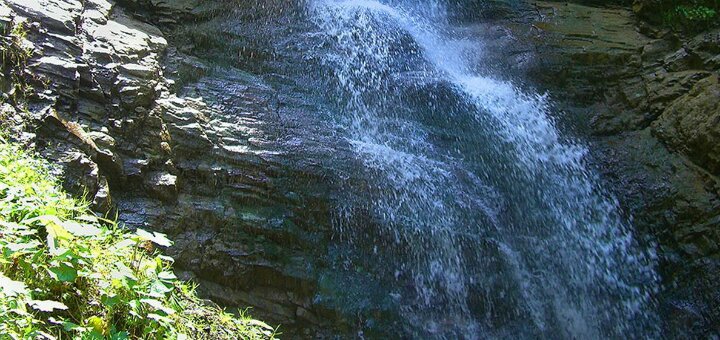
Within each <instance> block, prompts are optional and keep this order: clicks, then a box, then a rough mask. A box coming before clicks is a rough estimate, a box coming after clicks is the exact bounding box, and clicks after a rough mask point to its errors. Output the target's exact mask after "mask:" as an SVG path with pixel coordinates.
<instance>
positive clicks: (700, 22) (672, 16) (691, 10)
mask: <svg viewBox="0 0 720 340" xmlns="http://www.w3.org/2000/svg"><path fill="white" fill-rule="evenodd" d="M663 18H664V21H665V24H667V25H669V26H671V27H672V28H674V29H677V30H688V31H700V30H703V29H707V28H709V27H711V26H712V25H713V24H715V23H716V22H715V21H716V19H717V18H718V15H717V11H716V10H715V9H713V8H710V7H706V6H701V5H678V6H675V7H674V8H673V9H671V10H669V11H666V12H665V14H664V17H663Z"/></svg>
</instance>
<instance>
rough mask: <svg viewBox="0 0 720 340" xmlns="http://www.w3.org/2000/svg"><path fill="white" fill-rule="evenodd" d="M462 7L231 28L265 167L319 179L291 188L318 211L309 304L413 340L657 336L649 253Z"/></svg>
mask: <svg viewBox="0 0 720 340" xmlns="http://www.w3.org/2000/svg"><path fill="white" fill-rule="evenodd" d="M260 2H262V1H260ZM462 3H463V2H462V1H460V2H456V3H455V2H454V3H445V2H443V0H428V1H420V0H304V1H299V2H298V3H296V4H294V5H293V6H295V7H293V8H295V9H294V10H293V11H291V12H292V13H291V14H289V15H288V16H287V17H288V18H287V19H286V18H285V17H282V16H279V17H276V16H274V15H265V16H262V13H261V14H260V17H261V18H262V19H260V20H257V22H258V24H257V26H244V27H243V28H233V29H236V30H238V31H242V32H254V33H249V34H255V35H256V37H257V40H258V41H270V44H272V47H271V48H269V50H273V51H274V52H273V53H275V56H274V57H273V58H269V59H268V61H267V63H266V65H263V66H262V67H264V68H259V69H258V70H259V71H258V73H263V72H265V75H266V77H265V79H267V80H268V81H269V82H270V83H272V85H273V86H274V87H276V88H277V89H278V93H281V94H282V95H283V96H285V97H284V99H282V100H281V101H283V102H284V103H289V104H284V107H283V108H282V109H279V112H280V111H282V112H285V113H284V115H285V116H284V117H287V118H285V120H287V121H288V122H289V123H288V125H289V126H290V128H288V129H287V131H289V132H287V133H288V136H285V137H283V138H281V139H280V140H279V142H278V144H279V145H280V146H279V148H280V149H281V152H278V154H281V155H283V156H282V157H280V158H279V159H278V162H279V163H280V162H284V163H282V164H285V166H286V167H295V168H298V169H299V170H298V171H297V173H300V174H308V173H313V174H314V176H313V178H320V179H322V180H319V181H317V182H313V181H310V180H307V178H305V177H302V176H295V177H294V178H293V179H291V182H292V181H293V180H294V182H296V183H295V184H293V185H295V186H296V187H294V188H293V189H292V191H294V192H299V193H300V194H301V195H306V196H307V195H310V194H308V192H312V195H315V196H316V197H320V198H322V199H325V200H327V201H329V204H328V205H329V206H330V207H329V208H328V210H329V211H330V212H331V214H332V215H333V218H332V221H331V223H332V226H331V229H332V235H333V239H332V242H330V244H328V245H327V249H324V248H325V244H323V246H322V248H323V249H319V250H318V253H319V254H321V256H322V257H323V258H322V260H321V262H322V263H324V264H323V265H322V266H325V265H326V266H327V267H328V268H325V269H322V270H319V271H318V272H320V274H318V278H317V285H318V288H317V292H316V295H315V301H313V303H314V304H317V305H322V306H325V307H326V308H327V309H330V310H340V311H341V312H344V313H345V314H346V315H349V316H350V317H348V318H349V319H350V318H354V317H355V316H356V315H357V316H362V317H361V318H365V319H363V320H362V321H363V322H364V324H362V325H360V326H359V327H358V328H359V329H368V328H373V329H376V330H377V329H379V330H380V331H379V333H373V334H385V335H395V336H397V335H400V336H404V337H412V338H422V339H425V338H440V339H443V338H444V339H454V338H467V339H474V338H508V337H513V338H517V337H519V338H537V337H542V338H553V339H554V338H567V339H578V338H608V337H609V338H626V337H629V338H645V337H650V338H653V337H657V335H658V332H659V331H658V323H659V322H658V318H657V315H656V313H655V311H654V310H655V303H654V301H653V298H652V296H653V295H654V293H655V292H656V291H657V289H658V277H657V275H656V273H655V262H656V259H655V255H654V253H653V252H652V251H651V250H648V249H652V247H648V246H647V245H643V242H639V241H638V240H637V239H636V238H635V237H634V236H633V234H632V225H631V224H630V223H629V222H628V221H627V220H626V219H625V218H623V217H622V215H621V214H620V212H619V211H618V207H617V203H616V202H615V200H614V199H613V198H612V196H611V195H609V194H608V193H607V191H606V190H604V189H603V187H602V181H601V180H599V179H598V178H597V176H596V174H595V172H594V171H593V170H592V169H591V168H590V167H588V166H587V164H586V163H587V162H588V160H587V158H588V157H589V155H588V154H589V152H588V147H587V145H586V144H584V143H583V142H582V141H581V140H576V139H573V138H570V137H568V135H567V134H566V133H564V132H563V131H560V130H559V129H558V124H556V122H555V121H554V119H553V118H552V117H559V116H561V113H560V112H556V111H555V110H554V109H553V105H552V100H551V99H550V98H549V97H548V96H546V95H544V94H539V93H535V92H533V91H532V90H531V89H527V88H521V87H519V86H517V85H516V84H518V82H517V81H516V80H508V79H509V78H511V77H509V76H508V75H507V74H505V73H506V72H505V71H504V70H502V69H498V68H497V67H493V66H492V65H495V64H494V63H492V62H490V61H489V60H490V59H492V58H493V57H496V56H497V55H502V51H494V50H493V48H494V46H497V45H496V44H493V43H492V42H489V41H486V40H484V39H483V38H482V37H483V34H482V32H478V30H483V29H489V28H490V26H483V25H478V26H473V27H470V28H469V27H468V26H462V25H461V24H460V23H457V22H455V21H454V20H453V18H456V17H458V16H462V13H460V15H458V13H453V11H458V10H462V8H463V6H462ZM258 4H259V3H258ZM263 6H264V5H263ZM273 6H274V7H273ZM287 6H289V5H287V4H286V2H284V1H279V2H270V3H269V5H268V7H267V8H276V9H277V10H278V11H281V12H282V13H286V11H285V8H286V7H287ZM255 7H257V6H255ZM263 8H264V7H263ZM259 11H260V12H262V11H263V9H259ZM267 34H269V35H270V37H268V36H267ZM498 52H500V53H498ZM252 66H257V65H248V67H252ZM267 70H269V71H267ZM283 110H284V111H283ZM282 112H281V113H282ZM278 117H280V115H279V116H278ZM278 119H279V118H278ZM324 206H325V205H324V204H323V208H322V209H320V210H323V209H325V208H324ZM323 211H324V210H323ZM318 247H319V243H318ZM313 275H314V274H313ZM375 311H381V312H382V313H385V312H387V313H385V314H382V313H380V314H382V315H375V314H374V313H375ZM369 315H370V316H369ZM388 315H389V316H388ZM368 318H373V319H375V320H380V321H378V323H379V324H375V325H371V323H372V322H371V320H369V319H368Z"/></svg>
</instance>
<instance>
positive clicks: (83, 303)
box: [0, 138, 275, 339]
mask: <svg viewBox="0 0 720 340" xmlns="http://www.w3.org/2000/svg"><path fill="white" fill-rule="evenodd" d="M48 169H49V165H48V163H47V162H45V161H43V160H41V159H40V158H38V157H36V156H34V155H32V154H30V153H29V152H28V151H26V150H24V149H23V148H22V147H20V146H18V145H16V144H13V143H9V142H7V141H5V140H4V139H2V138H0V338H2V339H7V338H9V339H268V338H274V335H275V334H274V331H273V329H272V328H270V327H269V326H267V325H265V324H264V323H262V322H260V321H256V320H252V319H250V318H249V317H247V316H245V315H239V316H237V315H233V314H229V313H227V312H225V311H223V310H221V309H220V308H218V307H217V306H215V305H214V304H212V303H208V302H205V301H203V300H200V299H199V298H198V297H197V295H196V294H195V292H194V286H193V285H192V284H190V283H187V282H183V281H180V280H178V279H177V278H176V277H175V275H174V274H173V271H172V267H171V266H172V262H173V261H172V259H171V258H168V257H166V256H163V255H162V254H161V253H160V252H159V251H158V250H157V248H156V247H157V246H169V245H170V244H171V242H170V240H168V239H167V238H166V237H165V235H163V234H159V233H152V232H147V231H143V230H137V231H136V232H132V233H131V232H129V231H126V230H123V229H121V228H119V227H118V225H117V224H116V223H115V222H114V221H111V220H107V219H103V218H100V217H98V216H96V215H94V214H93V213H92V212H91V211H90V210H89V209H88V207H87V205H86V204H84V203H83V202H80V201H78V200H76V199H73V198H71V197H69V196H68V195H67V194H65V193H64V192H63V191H62V190H61V189H60V187H59V185H58V181H57V180H56V179H55V178H53V177H52V176H51V175H50V172H49V170H48Z"/></svg>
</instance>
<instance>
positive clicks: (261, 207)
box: [0, 0, 720, 337]
mask: <svg viewBox="0 0 720 340" xmlns="http://www.w3.org/2000/svg"><path fill="white" fill-rule="evenodd" d="M254 5H256V4H255V2H253V1H250V2H233V1H226V2H216V3H215V2H212V3H211V2H200V1H195V0H186V1H154V0H148V1H141V0H125V1H119V2H118V3H115V2H111V1H107V0H87V1H84V2H77V1H70V0H39V1H31V2H27V1H22V0H0V21H2V22H3V23H7V22H10V21H13V20H14V21H16V22H20V21H25V22H26V23H25V27H26V28H27V30H28V35H27V41H26V43H27V45H28V46H29V48H30V49H31V51H32V56H31V59H30V64H29V69H30V71H31V72H32V73H33V74H34V75H35V77H34V78H33V79H31V81H32V82H33V85H34V87H35V89H36V91H35V94H34V95H33V96H32V98H30V99H31V100H30V106H29V107H28V110H27V112H23V111H22V110H18V109H17V108H14V107H12V106H9V105H5V104H4V105H3V106H2V110H0V115H2V116H3V117H11V119H12V120H13V122H16V123H17V125H18V126H23V129H22V130H23V131H24V132H22V133H21V132H20V131H18V139H21V140H24V141H26V142H27V143H28V144H35V146H37V147H38V149H39V150H41V151H42V152H43V154H45V155H46V156H47V157H49V158H51V159H53V160H55V161H57V163H58V164H59V165H60V169H59V170H61V171H62V172H63V176H64V178H65V179H66V181H65V185H66V186H67V187H68V189H69V190H71V191H72V192H74V193H76V194H77V195H85V196H86V198H87V199H88V201H89V202H92V204H93V206H94V207H95V208H96V209H97V210H98V211H102V212H109V213H114V212H118V213H119V216H120V219H121V220H122V221H123V222H124V223H125V224H126V225H127V226H128V227H130V228H134V227H143V228H152V229H154V230H156V231H161V232H165V233H167V234H169V236H170V238H171V239H173V240H175V245H174V246H173V247H172V248H170V249H168V250H167V251H168V253H169V255H171V256H173V257H174V258H175V259H176V261H177V262H178V265H179V266H180V267H182V268H183V269H184V270H186V271H185V272H183V273H182V274H183V275H182V276H185V277H187V278H194V279H196V280H197V281H199V282H201V286H200V289H201V291H202V292H204V294H205V295H206V296H209V297H212V298H213V299H215V300H216V301H219V302H221V303H223V304H225V305H228V306H236V307H244V306H253V307H254V309H253V315H255V316H258V317H261V318H265V319H266V320H268V321H270V322H275V323H280V324H282V325H283V329H284V330H285V331H286V332H287V333H286V334H288V335H295V334H297V335H298V337H302V336H305V337H309V336H330V335H332V334H336V333H338V332H340V333H342V332H348V331H350V330H352V329H355V328H356V327H359V326H358V324H361V323H362V322H364V321H363V320H362V319H363V318H364V317H360V316H356V317H355V316H347V315H341V314H340V313H338V311H337V310H339V309H340V305H350V304H352V303H357V304H358V305H362V303H363V301H364V300H363V299H364V296H363V294H365V293H367V292H366V291H363V290H367V291H370V290H372V289H373V288H372V285H371V284H367V285H364V284H363V281H362V279H358V280H357V282H360V283H356V284H357V285H359V286H352V285H351V284H345V281H343V279H338V278H337V275H336V274H335V273H331V272H328V268H331V266H330V265H329V264H328V263H329V262H332V261H337V262H342V259H341V258H337V257H336V256H335V255H333V241H332V238H333V232H332V231H331V230H330V225H331V219H332V218H334V216H333V215H332V212H331V208H330V206H331V203H332V202H331V201H332V200H333V199H334V198H335V197H334V196H333V195H336V194H337V192H338V190H339V189H338V188H342V187H343V186H345V185H346V184H345V183H348V182H349V183H353V185H355V186H357V187H362V186H363V185H364V184H363V183H362V181H360V180H359V179H358V176H357V175H353V169H354V168H355V167H354V165H353V164H352V162H350V161H348V162H338V161H337V159H348V160H350V159H351V158H352V157H349V156H348V157H344V153H347V152H348V148H349V147H348V146H347V145H345V144H346V142H345V141H344V140H340V139H338V137H336V136H333V135H332V134H329V133H327V131H332V130H333V129H332V128H327V127H325V126H324V125H323V124H327V122H324V121H322V120H321V119H319V118H311V117H312V115H307V114H303V112H304V111H305V110H311V109H314V108H312V107H311V106H312V105H311V104H309V103H308V102H307V101H306V99H304V96H303V91H307V90H303V89H298V87H299V85H297V84H295V83H294V82H293V81H292V80H291V79H288V78H287V77H285V76H282V75H280V74H281V73H282V72H280V71H282V70H283V65H276V64H275V63H274V61H273V60H274V57H275V56H276V54H277V53H283V52H282V51H280V49H275V48H273V46H272V44H270V43H268V42H267V41H258V40H257V39H253V37H252V34H257V33H252V34H251V33H248V32H260V29H261V28H259V27H258V26H254V25H253V22H252V20H245V19H247V18H248V17H251V15H249V14H248V13H249V11H251V9H250V8H252V6H254ZM591 5H594V6H597V4H591ZM287 6H290V5H288V4H287V2H279V1H269V2H265V7H263V11H265V12H266V13H265V16H273V15H276V14H278V13H280V11H281V10H283V9H286V8H287ZM473 6H475V7H472V6H470V7H468V8H472V10H473V11H477V13H479V14H478V15H468V16H467V17H462V18H456V19H457V20H462V21H467V22H472V21H474V20H479V19H483V20H485V19H488V18H494V19H495V21H496V23H497V24H498V25H499V26H497V25H493V26H491V27H487V26H482V27H479V29H478V27H474V28H473V27H471V26H469V27H468V29H478V31H482V32H483V33H482V34H483V36H484V37H485V38H489V39H486V40H487V41H489V44H490V45H489V46H495V47H497V49H498V50H502V51H503V52H502V53H500V54H499V56H496V57H495V59H496V60H492V62H496V63H497V64H499V65H502V66H504V67H506V68H507V69H508V70H511V71H512V72H513V73H514V74H527V75H530V76H531V78H530V79H531V81H529V83H530V84H529V85H530V86H536V87H539V88H541V89H544V90H547V91H548V93H549V94H550V95H551V96H552V97H553V98H555V99H556V101H557V102H558V103H559V105H558V106H559V107H560V108H561V109H563V110H564V112H565V114H564V115H562V117H559V118H558V119H559V120H560V121H561V123H567V124H569V125H576V126H575V128H576V129H577V130H578V131H579V132H578V133H580V134H589V135H591V136H592V137H591V139H592V143H593V149H594V150H595V152H594V155H593V156H594V158H595V159H594V161H595V162H596V164H597V166H598V168H600V169H601V171H602V173H603V176H604V178H605V179H606V180H607V181H608V182H609V185H608V187H611V188H616V189H615V193H616V195H617V196H618V197H619V199H620V200H621V203H622V205H623V207H624V208H625V209H626V210H627V212H628V215H632V216H633V217H634V221H635V225H636V226H637V228H638V233H639V234H648V235H652V236H653V238H654V239H655V240H656V241H657V242H658V244H659V255H660V257H661V261H662V264H661V265H662V267H661V271H662V275H663V281H664V283H665V291H664V292H662V294H661V295H660V304H661V308H662V311H663V319H664V321H665V329H666V334H667V335H668V337H683V336H693V335H694V336H703V335H707V334H714V333H712V332H717V329H718V328H720V311H719V310H718V307H717V306H720V296H719V295H718V292H720V286H719V284H718V282H720V271H719V269H718V268H720V266H719V265H718V256H719V254H720V232H718V230H720V229H718V227H720V207H719V206H718V205H719V204H720V201H719V200H718V195H720V186H719V185H718V179H717V176H718V172H719V171H720V154H719V152H720V149H719V148H718V146H717V145H718V139H720V130H718V126H720V125H719V124H718V119H720V118H719V117H720V112H718V110H719V106H718V105H719V104H718V102H719V100H718V98H720V90H719V89H718V68H719V67H720V47H718V46H720V31H718V30H717V29H716V30H714V31H708V32H704V33H702V34H698V35H697V36H694V37H682V36H678V35H675V34H673V33H672V32H668V31H666V30H662V29H656V28H652V27H650V26H647V25H645V24H643V23H640V22H638V20H637V18H636V17H635V15H634V13H633V12H632V11H631V10H630V9H629V8H623V7H611V8H607V7H591V6H588V5H579V4H573V3H555V2H537V3H526V2H522V3H513V4H509V3H507V2H503V1H497V2H495V1H494V2H488V3H485V2H483V3H482V4H480V3H477V4H474V5H473ZM258 8H259V7H258ZM473 13H474V12H473ZM223 15H224V16H223ZM229 16H232V17H233V20H230V19H229ZM277 17H278V18H284V17H283V16H282V15H277ZM498 18H499V19H498ZM243 20H245V21H243ZM278 20H280V19H278ZM278 26H282V25H278ZM284 29H286V30H287V32H274V34H275V36H283V35H284V34H292V33H291V32H292V27H285V28H284ZM253 30H257V31H253ZM263 33H265V32H263ZM518 42H522V43H518ZM275 43H277V44H283V41H276V42H275ZM284 47H285V49H286V50H290V51H292V49H293V48H294V47H293V46H284ZM296 69H297V70H299V71H297V73H298V74H301V73H302V65H296ZM253 72H255V73H263V74H264V75H265V76H263V77H261V76H258V75H256V74H253ZM305 76H307V75H305ZM287 89H292V91H285V90H287ZM26 125H27V126H28V127H32V128H24V127H25V126H26ZM27 131H34V133H28V132H27ZM324 131H325V132H324ZM327 145H338V146H337V149H335V150H325V149H323V148H326V146H327ZM299 150H303V151H302V152H300V151H299ZM301 155H305V156H301ZM327 155H333V157H334V158H335V160H334V161H333V162H332V164H331V163H330V160H329V159H327ZM325 162H327V163H325ZM338 163H341V164H339V165H338ZM328 168H334V171H333V172H329V171H326V170H325V169H328ZM333 174H335V175H333ZM337 174H341V177H342V178H337V177H336V176H337ZM360 205H361V204H360ZM358 223H362V221H360V222H358ZM357 275H358V276H362V274H357ZM324 291H353V292H354V293H353V294H357V296H355V295H353V296H350V295H349V294H350V293H348V301H344V300H343V301H330V300H328V299H327V298H326V296H331V295H332V294H325V295H323V294H322V293H323V292H324ZM368 294H369V293H368ZM350 300H353V302H350ZM389 304H392V303H389ZM343 307H346V306H343ZM373 308H374V309H373ZM373 308H369V307H368V306H361V307H358V309H359V310H360V309H363V310H368V309H371V310H372V313H373V317H376V318H377V319H382V318H388V319H392V317H386V316H384V315H383V313H384V312H386V311H387V310H391V309H392V307H386V306H384V307H373ZM673 330H680V331H684V330H689V333H678V334H676V333H673ZM688 334H689V335H688Z"/></svg>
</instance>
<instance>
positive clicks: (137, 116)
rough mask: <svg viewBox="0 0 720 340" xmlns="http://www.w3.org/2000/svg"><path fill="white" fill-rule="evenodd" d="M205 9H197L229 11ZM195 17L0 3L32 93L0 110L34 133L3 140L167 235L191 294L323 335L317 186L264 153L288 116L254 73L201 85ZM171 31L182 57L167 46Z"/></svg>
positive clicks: (331, 328) (170, 9)
mask: <svg viewBox="0 0 720 340" xmlns="http://www.w3.org/2000/svg"><path fill="white" fill-rule="evenodd" d="M213 6H214V5H210V4H209V5H208V6H207V7H204V9H205V10H207V11H209V12H218V11H220V10H225V9H226V8H223V7H222V6H229V7H227V8H232V6H233V4H223V3H222V2H218V4H217V6H220V7H217V6H216V7H213ZM197 8H199V2H197V1H184V2H180V1H170V2H165V1H162V2H159V1H150V2H144V1H142V2H131V1H127V2H123V6H119V5H118V4H116V3H115V2H113V1H107V0H88V1H83V2H79V1H71V0H38V1H30V2H28V1H24V0H2V1H0V14H2V17H1V18H2V20H3V22H8V23H10V22H15V23H20V22H23V23H24V24H23V27H25V28H26V29H27V39H26V41H25V43H26V45H27V46H28V47H29V48H30V49H31V51H32V55H31V58H30V60H29V66H28V69H29V71H30V73H32V74H33V75H34V76H33V77H32V78H31V79H28V81H29V82H31V83H32V84H33V86H34V88H35V92H34V94H33V95H32V96H31V97H29V98H28V102H29V105H28V108H27V110H25V111H23V110H18V109H16V108H15V107H13V106H11V105H3V106H2V115H3V117H5V116H8V117H10V118H12V119H17V120H18V124H20V123H21V122H22V123H23V124H27V126H29V127H30V128H28V129H26V130H27V131H35V133H33V134H28V133H24V134H23V135H18V136H16V137H17V139H20V140H23V141H25V142H26V143H28V144H34V145H35V146H36V147H37V148H38V149H39V150H40V151H41V152H42V153H43V154H44V155H45V156H47V157H48V158H50V159H52V160H54V161H56V163H57V164H58V165H59V167H58V169H57V171H60V172H62V174H61V175H62V177H63V178H65V185H66V187H67V189H69V190H70V191H71V192H74V193H75V194H77V195H85V198H86V199H87V200H88V201H89V202H91V203H92V204H93V206H94V208H95V209H96V210H98V211H102V212H106V213H109V214H111V215H113V214H114V213H115V212H117V213H118V214H119V216H120V220H121V221H122V222H124V223H125V225H126V226H127V227H129V228H135V227H144V228H152V229H154V230H156V231H161V232H165V233H167V234H169V236H170V238H171V239H173V240H175V246H174V247H171V248H170V249H168V250H167V252H168V253H169V255H171V256H173V257H174V258H175V259H176V262H177V265H178V267H180V268H183V269H184V270H186V271H185V272H184V275H185V276H187V277H192V278H195V279H196V280H198V281H200V282H202V285H201V291H202V292H204V293H205V295H206V296H208V297H211V298H213V299H215V300H217V301H218V302H221V303H224V304H226V305H228V306H231V307H232V306H235V307H241V308H245V307H253V308H254V309H253V311H252V314H253V316H256V317H259V318H263V319H265V320H267V321H269V322H274V323H278V324H282V325H283V329H284V331H285V332H290V334H298V335H302V334H305V336H309V335H311V334H314V335H318V334H321V333H322V332H321V331H320V330H319V329H326V330H328V331H327V332H331V333H334V332H336V331H337V330H338V329H343V327H346V326H343V325H348V324H349V323H348V321H345V320H343V319H342V316H340V315H338V314H336V312H335V311H334V310H333V309H332V308H328V307H326V306H324V305H322V304H321V303H318V302H317V301H314V300H313V299H314V297H315V296H316V291H317V289H318V288H317V282H318V280H319V279H318V276H319V275H321V272H322V268H323V263H322V256H321V254H323V253H324V252H325V246H324V244H326V242H327V239H328V238H329V237H330V236H329V233H327V229H323V228H326V227H323V226H328V225H329V222H328V221H327V220H326V219H327V218H329V217H328V215H329V214H328V212H327V208H326V203H324V201H323V200H324V199H323V198H321V197H320V198H318V197H313V194H312V192H314V191H317V188H321V187H323V185H325V184H323V182H324V181H326V180H327V179H326V178H322V177H321V176H322V175H317V174H313V173H310V172H307V173H306V172H305V170H303V169H302V168H303V167H305V166H314V165H305V164H304V163H303V162H302V160H294V159H289V158H288V157H285V156H284V155H281V154H280V152H279V151H278V150H276V145H277V144H278V143H280V142H283V140H284V139H293V138H294V137H293V134H294V132H293V124H292V121H291V120H292V119H294V118H293V114H292V112H285V111H283V110H280V109H279V106H280V103H279V102H278V100H279V99H278V94H277V93H276V92H275V90H273V89H272V88H271V87H270V86H268V85H267V84H265V83H264V81H263V80H261V79H260V78H257V77H254V76H253V75H251V74H248V73H245V72H243V71H240V70H238V69H235V68H232V67H230V68H228V69H227V70H226V71H224V72H222V73H221V74H220V75H218V76H216V77H213V78H202V79H201V77H202V76H203V75H204V73H205V72H207V71H208V70H209V68H210V67H209V66H208V65H207V64H205V63H204V61H202V60H200V59H199V58H197V57H195V56H192V55H191V54H190V53H187V52H189V51H192V50H193V48H194V47H193V46H194V45H195V44H199V42H192V41H191V42H187V41H186V40H184V39H182V37H185V36H184V35H183V33H187V34H188V35H190V33H188V32H189V31H188V30H189V29H188V28H186V27H185V26H182V25H179V24H178V21H181V20H178V18H185V19H187V20H186V21H184V22H187V23H188V26H192V25H193V23H194V22H198V21H202V20H203V18H204V17H205V15H207V12H203V11H202V10H198V11H195V10H194V9H197ZM144 17H148V18H152V19H153V20H154V24H148V23H147V22H144V21H143V20H144V19H143V18H144ZM158 27H163V29H165V30H166V32H163V31H161V30H160V29H158ZM168 32H169V33H168ZM190 32H191V33H192V32H193V31H190ZM6 33H7V32H6ZM174 33H176V34H178V35H179V36H181V38H179V39H178V40H181V41H184V43H185V45H183V46H182V47H181V49H182V51H181V50H179V49H178V48H177V46H173V45H169V44H168V40H167V38H166V37H167V36H168V34H174ZM195 34H203V33H202V32H195ZM190 36H191V35H190ZM193 37H194V36H193ZM166 73H168V74H169V75H170V76H169V77H166ZM170 77H174V78H176V79H177V80H178V81H180V82H183V84H187V83H189V81H188V80H192V83H191V84H190V85H187V86H184V85H177V84H176V83H175V81H173V80H171V79H169V78H170ZM204 98H205V99H204ZM283 162H285V163H288V162H292V164H294V165H296V166H295V167H294V168H293V167H289V166H287V164H281V163H283ZM281 165H282V166H281ZM294 179H297V181H298V182H295V181H294ZM298 186H303V188H304V189H302V192H306V193H309V194H306V195H302V196H301V195H298V194H296V193H295V192H300V191H301V188H299V187H298ZM321 326H322V327H321Z"/></svg>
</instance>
